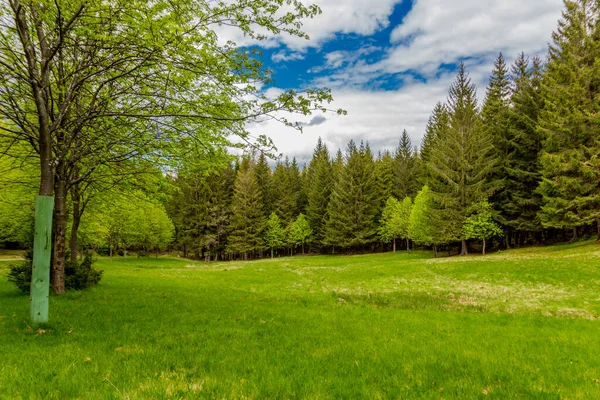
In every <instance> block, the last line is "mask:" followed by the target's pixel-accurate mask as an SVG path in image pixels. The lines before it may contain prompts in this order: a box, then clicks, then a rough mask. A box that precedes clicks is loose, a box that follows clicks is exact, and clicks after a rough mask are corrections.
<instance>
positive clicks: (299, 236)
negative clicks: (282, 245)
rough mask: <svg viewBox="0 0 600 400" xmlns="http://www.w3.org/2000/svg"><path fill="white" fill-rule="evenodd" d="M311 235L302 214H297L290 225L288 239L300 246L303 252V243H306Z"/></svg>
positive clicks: (310, 230)
mask: <svg viewBox="0 0 600 400" xmlns="http://www.w3.org/2000/svg"><path fill="white" fill-rule="evenodd" d="M311 236H312V229H311V228H310V225H309V223H308V221H307V220H306V217H305V216H304V214H300V215H298V218H296V220H295V221H294V222H293V223H292V225H291V226H290V232H289V239H290V242H291V243H292V244H294V245H296V246H300V245H301V246H302V251H303V252H304V245H305V244H306V243H308V242H309V241H310V239H311Z"/></svg>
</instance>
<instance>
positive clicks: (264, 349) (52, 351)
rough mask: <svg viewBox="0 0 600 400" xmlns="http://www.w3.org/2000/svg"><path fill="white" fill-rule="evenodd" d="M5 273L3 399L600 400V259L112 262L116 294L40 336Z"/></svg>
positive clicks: (91, 300)
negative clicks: (543, 399) (342, 399)
mask: <svg viewBox="0 0 600 400" xmlns="http://www.w3.org/2000/svg"><path fill="white" fill-rule="evenodd" d="M0 258H2V256H1V255H0ZM6 264H7V262H6V261H0V398H7V399H12V398H20V397H22V398H49V397H53V398H61V399H62V398H86V399H87V398H189V399H194V398H310V399H319V398H460V399H464V398H507V397H518V398H552V399H554V398H581V399H591V398H600V383H599V380H600V334H599V333H598V332H600V329H599V328H600V321H598V318H599V316H600V245H596V244H595V243H582V244H573V245H566V246H557V247H548V248H535V249H523V250H513V251H508V252H501V253H496V254H492V255H489V256H485V257H483V256H473V257H468V258H443V259H432V258H431V255H430V253H428V252H412V253H409V254H407V253H405V252H399V253H396V254H380V255H362V256H352V257H342V256H339V257H337V256H336V257H332V256H329V257H327V256H319V257H295V258H281V259H275V260H264V261H251V262H232V263H212V264H206V263H199V262H193V261H189V260H182V259H170V258H158V259H155V258H143V259H137V258H128V259H127V260H123V259H115V262H114V263H112V264H111V263H109V262H108V260H106V259H102V260H100V261H99V262H98V266H99V267H100V268H102V269H104V270H105V275H104V280H103V281H102V283H101V284H100V285H99V286H98V287H96V288H93V289H91V290H89V291H87V292H80V293H76V292H73V293H68V294H67V295H65V296H62V297H60V298H58V297H53V298H52V299H51V323H50V324H49V325H48V326H43V327H35V326H30V325H29V324H28V319H27V316H28V302H27V297H26V296H23V295H21V294H20V293H19V292H18V291H17V290H16V289H14V288H13V287H12V286H11V285H10V284H9V283H8V282H7V280H6V272H7V271H6V268H4V267H5V266H6Z"/></svg>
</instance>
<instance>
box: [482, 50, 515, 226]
mask: <svg viewBox="0 0 600 400" xmlns="http://www.w3.org/2000/svg"><path fill="white" fill-rule="evenodd" d="M510 85H511V82H510V75H509V71H508V67H507V65H506V61H505V60H504V56H503V55H502V53H500V55H499V56H498V58H497V59H496V62H495V63H494V69H493V71H492V76H491V78H490V82H489V85H488V88H487V94H486V98H485V102H484V105H483V109H482V111H481V117H482V122H483V128H484V129H486V130H487V132H488V135H489V136H490V137H491V139H492V142H493V144H494V152H495V158H496V161H497V163H496V165H495V166H494V169H493V170H492V171H491V173H490V175H489V178H488V179H489V180H490V182H492V183H498V186H497V190H496V192H495V193H494V195H493V196H492V197H491V199H490V201H491V202H492V203H493V204H494V207H495V208H496V210H497V211H498V216H499V220H500V222H501V223H502V224H503V225H507V223H508V216H507V212H506V203H507V202H508V197H509V195H510V193H509V192H508V190H507V189H506V186H505V183H506V181H505V177H506V175H507V169H508V160H509V157H510V156H511V150H512V148H511V142H512V137H511V136H510V133H511V132H512V131H511V130H510V129H509V118H508V115H509V110H510V104H509V101H510V92H511V87H510Z"/></svg>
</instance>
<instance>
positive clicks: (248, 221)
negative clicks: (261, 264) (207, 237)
mask: <svg viewBox="0 0 600 400" xmlns="http://www.w3.org/2000/svg"><path fill="white" fill-rule="evenodd" d="M255 169H256V167H255V165H254V163H253V161H252V160H250V159H249V158H248V157H244V159H243V160H242V162H241V163H240V166H239V169H238V173H237V177H236V179H235V185H234V194H233V200H232V215H231V221H230V224H229V244H228V246H227V250H228V251H229V252H230V253H238V254H242V255H243V256H244V259H247V258H248V254H249V253H250V252H253V251H261V250H262V248H263V240H262V233H263V230H264V227H265V216H264V214H263V204H262V194H261V190H260V187H259V186H258V181H257V179H256V171H255Z"/></svg>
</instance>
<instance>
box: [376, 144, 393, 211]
mask: <svg viewBox="0 0 600 400" xmlns="http://www.w3.org/2000/svg"><path fill="white" fill-rule="evenodd" d="M394 168H395V163H394V158H393V157H392V155H391V154H390V152H389V151H385V152H384V153H383V154H381V153H380V154H379V157H378V158H377V161H376V162H375V179H376V182H377V202H378V204H377V207H378V209H379V210H380V211H379V213H381V212H383V209H384V208H385V205H386V201H387V200H388V199H389V198H390V196H392V195H393V194H394V183H395V175H394ZM378 219H379V218H378Z"/></svg>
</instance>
